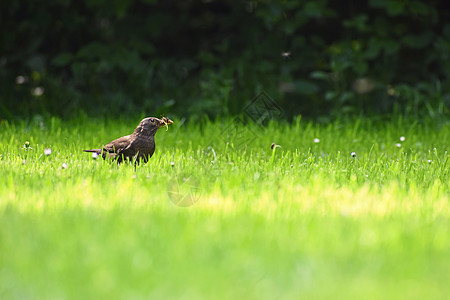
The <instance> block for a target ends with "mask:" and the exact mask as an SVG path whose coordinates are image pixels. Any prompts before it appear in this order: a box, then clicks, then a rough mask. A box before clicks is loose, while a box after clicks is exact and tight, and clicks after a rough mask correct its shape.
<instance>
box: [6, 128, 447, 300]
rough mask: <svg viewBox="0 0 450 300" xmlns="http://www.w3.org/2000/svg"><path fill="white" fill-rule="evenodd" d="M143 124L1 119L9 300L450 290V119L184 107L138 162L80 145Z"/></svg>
mask: <svg viewBox="0 0 450 300" xmlns="http://www.w3.org/2000/svg"><path fill="white" fill-rule="evenodd" d="M138 121H139V120H133V121H121V122H118V123H117V122H113V121H112V120H93V119H83V120H79V121H77V122H76V121H71V122H62V121H61V120H58V119H51V120H48V122H43V123H41V124H39V123H30V124H25V123H21V124H9V123H7V122H2V123H1V125H0V129H1V132H0V155H1V156H0V178H2V179H1V180H0V298H1V299H158V298H165V299H173V298H182V299H191V298H192V299H230V298H239V299H298V298H307V299H309V298H317V299H321V298H326V299H329V298H332V299H349V298H350V299H423V298H426V299H444V298H445V297H446V295H447V296H448V295H449V294H450V287H449V285H448V282H450V234H449V228H450V221H449V216H450V211H449V203H448V200H449V194H450V191H449V182H450V180H449V153H448V152H447V151H448V149H449V141H450V130H449V127H448V124H441V126H437V125H436V124H434V123H433V122H431V121H430V122H425V123H422V122H411V121H405V120H402V119H397V120H394V121H387V122H380V121H371V120H358V119H357V120H353V121H352V122H350V121H341V122H333V123H331V124H328V125H317V124H314V123H310V122H303V121H300V119H298V120H297V121H294V122H293V123H292V124H285V123H279V124H278V123H270V124H268V126H266V127H264V128H262V127H258V126H256V125H254V124H253V125H250V124H249V125H243V124H242V122H241V121H239V119H234V120H222V121H217V122H213V123H212V122H207V121H205V122H201V123H200V124H192V123H191V124H186V123H183V122H182V121H180V120H178V121H176V124H174V125H173V126H171V127H170V129H169V130H168V131H167V132H166V131H164V130H161V131H160V132H158V134H157V136H156V142H157V149H156V153H155V155H154V156H153V157H152V159H151V162H149V163H148V164H147V165H142V166H139V167H138V168H137V169H136V170H135V169H134V168H133V166H130V165H121V166H116V165H111V164H109V163H107V162H104V161H102V160H94V159H92V157H91V156H90V155H89V154H88V153H83V152H81V150H82V149H88V148H94V147H97V146H100V145H102V144H104V143H106V142H108V141H110V140H112V139H114V138H117V137H119V136H121V135H125V134H128V133H130V132H131V130H132V129H133V128H134V127H135V126H136V124H137V122H138ZM402 136H403V137H405V140H404V141H400V137H402ZM315 139H318V140H315ZM26 141H29V142H30V146H31V147H32V149H28V150H25V149H23V145H24V143H25V142H26ZM273 142H275V143H276V144H278V145H280V146H281V147H275V148H274V150H272V149H271V147H270V145H271V144H272V143H273ZM46 148H49V149H51V151H52V152H51V154H50V155H48V156H47V155H45V154H44V149H46ZM352 152H355V154H356V156H355V157H352V155H351V153H352ZM63 164H66V165H64V166H63Z"/></svg>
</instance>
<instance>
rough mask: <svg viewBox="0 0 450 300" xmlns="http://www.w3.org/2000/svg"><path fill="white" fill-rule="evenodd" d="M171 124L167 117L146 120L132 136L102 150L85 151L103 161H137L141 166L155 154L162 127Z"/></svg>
mask: <svg viewBox="0 0 450 300" xmlns="http://www.w3.org/2000/svg"><path fill="white" fill-rule="evenodd" d="M169 124H173V121H172V120H170V119H168V118H166V117H162V119H158V118H153V117H149V118H145V119H143V120H142V121H141V122H140V123H139V125H138V126H137V127H136V129H135V130H134V132H133V133H132V134H130V135H126V136H123V137H120V138H118V139H116V140H114V141H112V142H110V143H108V144H106V145H105V146H103V148H102V149H91V150H83V151H85V152H93V153H97V154H98V155H101V156H102V157H103V159H106V158H109V159H112V160H117V162H118V163H119V164H120V163H121V162H122V161H124V160H128V161H135V163H136V164H139V162H140V161H143V162H144V163H146V162H148V160H149V159H150V157H152V155H153V153H154V152H155V134H156V131H158V129H159V128H161V127H164V126H169Z"/></svg>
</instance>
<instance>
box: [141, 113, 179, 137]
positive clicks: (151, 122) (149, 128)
mask: <svg viewBox="0 0 450 300" xmlns="http://www.w3.org/2000/svg"><path fill="white" fill-rule="evenodd" d="M169 124H173V121H172V120H171V119H169V118H166V117H163V118H162V119H158V118H154V117H148V118H145V119H143V120H142V121H141V122H140V123H139V125H138V127H136V130H135V131H134V132H135V133H137V134H142V135H149V136H151V135H155V133H156V131H158V129H159V128H161V127H164V126H169Z"/></svg>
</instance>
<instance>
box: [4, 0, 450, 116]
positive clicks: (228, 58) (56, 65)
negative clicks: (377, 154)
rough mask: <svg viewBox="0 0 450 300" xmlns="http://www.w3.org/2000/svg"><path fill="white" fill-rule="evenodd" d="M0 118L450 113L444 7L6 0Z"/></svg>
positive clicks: (352, 1) (374, 1)
mask: <svg viewBox="0 0 450 300" xmlns="http://www.w3.org/2000/svg"><path fill="white" fill-rule="evenodd" d="M0 39H1V42H0V118H1V119H26V118H30V117H33V116H35V115H43V116H59V117H61V118H70V117H76V116H78V115H79V114H87V115H88V116H93V117H95V116H109V117H111V116H113V117H114V116H126V115H130V116H131V115H135V114H139V115H155V116H157V115H159V114H162V113H166V114H169V115H170V116H171V117H189V118H191V119H194V120H195V119H197V118H202V117H204V116H205V115H207V116H209V117H211V118H214V117H217V116H225V115H235V114H240V113H242V110H243V108H244V107H245V105H247V104H248V103H249V102H251V101H252V99H254V97H256V96H257V95H258V94H260V93H261V92H265V93H266V95H269V96H270V98H272V99H273V100H274V101H275V102H276V103H277V104H278V105H280V106H281V107H282V108H283V110H284V112H285V115H284V117H285V118H287V119H290V118H291V117H293V116H295V115H302V116H305V117H307V118H312V119H316V120H319V121H320V120H322V121H327V120H330V119H333V118H337V117H341V116H348V115H355V114H357V115H386V114H392V113H399V114H405V115H411V116H431V117H436V118H442V117H444V118H445V116H448V112H449V106H450V78H449V74H450V7H449V5H448V3H447V2H446V1H444V0H428V1H425V0H424V1H421V0H368V1H357V0H348V1H332V0H314V1H233V0H221V1H219V0H217V1H214V0H205V1H190V0H184V1H171V0H161V1H158V0H113V1H111V0H85V1H79V0H47V1H29V0H28V1H19V0H8V1H1V4H0Z"/></svg>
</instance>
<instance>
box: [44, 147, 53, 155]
mask: <svg viewBox="0 0 450 300" xmlns="http://www.w3.org/2000/svg"><path fill="white" fill-rule="evenodd" d="M44 154H45V155H47V156H48V155H50V154H52V149H50V148H45V150H44Z"/></svg>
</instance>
